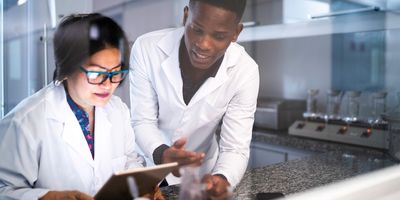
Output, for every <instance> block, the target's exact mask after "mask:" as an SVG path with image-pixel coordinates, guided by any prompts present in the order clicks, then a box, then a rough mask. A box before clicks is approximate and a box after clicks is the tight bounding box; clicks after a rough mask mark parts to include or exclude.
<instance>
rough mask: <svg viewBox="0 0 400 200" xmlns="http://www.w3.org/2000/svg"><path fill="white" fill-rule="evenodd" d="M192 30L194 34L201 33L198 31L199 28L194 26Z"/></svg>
mask: <svg viewBox="0 0 400 200" xmlns="http://www.w3.org/2000/svg"><path fill="white" fill-rule="evenodd" d="M192 30H193V31H194V32H196V33H201V29H200V28H197V27H195V26H192Z"/></svg>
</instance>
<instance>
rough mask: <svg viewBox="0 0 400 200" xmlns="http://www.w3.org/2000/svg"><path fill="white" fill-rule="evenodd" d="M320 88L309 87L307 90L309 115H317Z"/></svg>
mask: <svg viewBox="0 0 400 200" xmlns="http://www.w3.org/2000/svg"><path fill="white" fill-rule="evenodd" d="M318 92H319V90H318V89H309V90H308V91H307V94H308V95H307V114H308V115H309V116H315V115H316V113H317V94H318Z"/></svg>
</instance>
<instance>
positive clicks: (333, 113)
mask: <svg viewBox="0 0 400 200" xmlns="http://www.w3.org/2000/svg"><path fill="white" fill-rule="evenodd" d="M341 101H342V93H341V92H340V91H339V90H328V96H327V105H326V115H327V116H328V119H338V118H339V109H340V103H341Z"/></svg>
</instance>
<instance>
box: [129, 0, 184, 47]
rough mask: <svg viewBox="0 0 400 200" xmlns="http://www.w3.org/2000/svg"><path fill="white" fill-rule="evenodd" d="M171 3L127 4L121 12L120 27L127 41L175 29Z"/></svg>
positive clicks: (140, 2) (137, 2)
mask: <svg viewBox="0 0 400 200" xmlns="http://www.w3.org/2000/svg"><path fill="white" fill-rule="evenodd" d="M173 1H174V0H163V1H136V2H132V3H129V4H127V5H126V6H125V8H124V12H123V25H122V26H123V28H124V30H125V31H126V33H127V34H128V37H129V39H130V40H131V41H135V40H136V38H137V37H138V36H140V35H142V34H144V33H147V32H150V31H155V30H158V29H162V28H170V27H176V24H175V22H176V20H175V14H174V11H175V5H174V3H173ZM182 13H183V9H182Z"/></svg>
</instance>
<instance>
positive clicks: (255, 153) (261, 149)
mask: <svg viewBox="0 0 400 200" xmlns="http://www.w3.org/2000/svg"><path fill="white" fill-rule="evenodd" d="M250 149H251V150H250V159H249V164H248V167H247V168H249V169H252V168H257V167H263V166H267V165H272V164H276V163H281V162H286V161H288V160H294V159H300V158H303V157H305V156H309V155H312V154H314V153H315V152H313V151H309V150H304V149H297V148H293V147H288V146H281V145H274V144H268V143H263V142H252V143H251V145H250Z"/></svg>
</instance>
